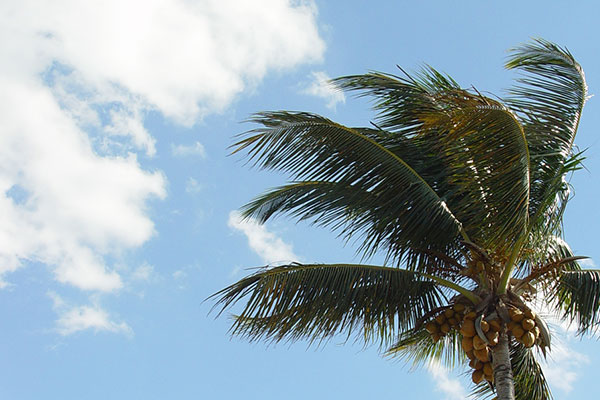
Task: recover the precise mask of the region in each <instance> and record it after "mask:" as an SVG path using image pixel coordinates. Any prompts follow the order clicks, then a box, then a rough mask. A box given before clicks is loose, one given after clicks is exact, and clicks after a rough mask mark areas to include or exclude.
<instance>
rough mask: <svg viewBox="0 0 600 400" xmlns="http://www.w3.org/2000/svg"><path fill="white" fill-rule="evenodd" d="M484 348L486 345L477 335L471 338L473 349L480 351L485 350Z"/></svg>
mask: <svg viewBox="0 0 600 400" xmlns="http://www.w3.org/2000/svg"><path fill="white" fill-rule="evenodd" d="M485 346H487V344H486V343H485V342H484V341H483V339H481V338H480V337H479V336H477V335H475V336H473V348H474V349H475V350H481V349H483V348H485Z"/></svg>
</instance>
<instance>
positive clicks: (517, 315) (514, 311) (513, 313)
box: [508, 308, 525, 322]
mask: <svg viewBox="0 0 600 400" xmlns="http://www.w3.org/2000/svg"><path fill="white" fill-rule="evenodd" d="M508 315H509V317H510V319H511V320H512V321H515V322H521V321H523V318H525V315H524V314H523V312H522V311H521V310H519V309H518V308H511V309H510V310H508Z"/></svg>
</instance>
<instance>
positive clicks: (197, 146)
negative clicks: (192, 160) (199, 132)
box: [171, 142, 206, 158]
mask: <svg viewBox="0 0 600 400" xmlns="http://www.w3.org/2000/svg"><path fill="white" fill-rule="evenodd" d="M171 154H173V155H174V156H176V157H188V156H198V157H200V158H205V157H206V150H205V149H204V146H203V145H202V143H200V142H196V143H194V144H192V145H189V146H186V145H183V144H179V145H174V144H171Z"/></svg>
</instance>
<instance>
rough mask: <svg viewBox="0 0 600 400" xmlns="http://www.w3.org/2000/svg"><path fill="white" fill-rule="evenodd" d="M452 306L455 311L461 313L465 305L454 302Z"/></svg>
mask: <svg viewBox="0 0 600 400" xmlns="http://www.w3.org/2000/svg"><path fill="white" fill-rule="evenodd" d="M452 308H454V311H456V312H457V313H462V312H463V311H465V305H464V304H461V303H456V304H455V305H454V307H452Z"/></svg>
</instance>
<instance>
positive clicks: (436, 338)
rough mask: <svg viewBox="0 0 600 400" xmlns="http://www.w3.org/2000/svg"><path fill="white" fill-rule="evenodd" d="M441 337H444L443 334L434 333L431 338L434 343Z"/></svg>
mask: <svg viewBox="0 0 600 400" xmlns="http://www.w3.org/2000/svg"><path fill="white" fill-rule="evenodd" d="M441 338H442V334H440V333H434V334H432V335H431V339H432V340H433V343H437V342H438V341H439V340H440V339H441Z"/></svg>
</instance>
